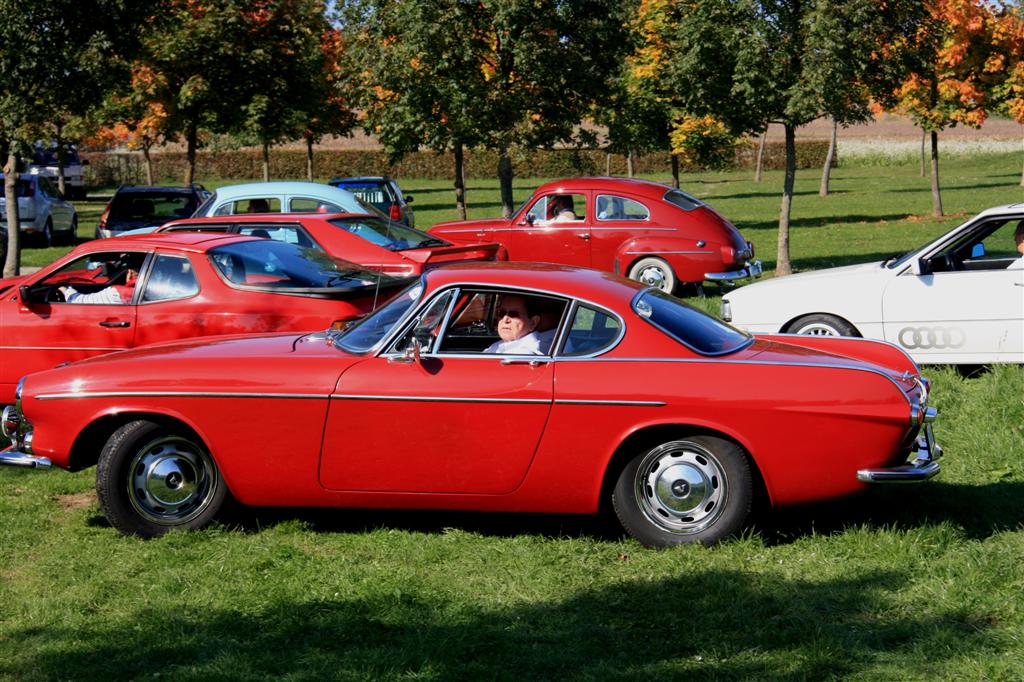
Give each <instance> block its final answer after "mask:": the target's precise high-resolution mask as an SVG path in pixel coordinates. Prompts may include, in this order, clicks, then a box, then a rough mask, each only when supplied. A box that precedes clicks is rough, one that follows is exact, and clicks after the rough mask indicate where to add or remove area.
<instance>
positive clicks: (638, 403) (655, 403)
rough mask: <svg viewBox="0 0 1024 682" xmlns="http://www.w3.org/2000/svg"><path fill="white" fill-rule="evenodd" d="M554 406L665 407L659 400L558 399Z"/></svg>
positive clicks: (664, 403)
mask: <svg viewBox="0 0 1024 682" xmlns="http://www.w3.org/2000/svg"><path fill="white" fill-rule="evenodd" d="M555 404H556V405H626V406H629V407H665V406H666V405H668V403H666V402H664V401H661V400H571V399H562V398H558V399H556V400H555Z"/></svg>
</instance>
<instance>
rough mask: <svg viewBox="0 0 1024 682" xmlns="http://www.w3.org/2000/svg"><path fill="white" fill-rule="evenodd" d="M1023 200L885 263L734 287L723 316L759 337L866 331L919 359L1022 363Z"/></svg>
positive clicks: (724, 302)
mask: <svg viewBox="0 0 1024 682" xmlns="http://www.w3.org/2000/svg"><path fill="white" fill-rule="evenodd" d="M1022 254H1024V204H1013V205H1007V206H998V207H995V208H990V209H988V210H986V211H983V212H982V213H980V214H978V215H977V216H975V217H974V218H972V219H970V220H968V221H967V222H966V223H964V224H962V225H960V226H958V227H956V228H954V229H952V230H950V231H949V232H947V233H946V234H944V235H942V236H941V237H939V238H937V239H935V240H933V241H931V242H929V243H928V244H926V245H924V246H923V247H921V248H919V249H916V250H914V251H911V252H910V253H906V254H903V255H900V256H893V257H892V258H888V259H886V260H884V261H881V262H875V263H865V264H863V265H850V266H846V267H840V268H830V269H827V270H817V271H814V272H807V273H800V274H797V275H790V276H788V277H779V278H777V279H769V280H764V281H761V282H756V283H754V284H749V285H747V286H744V287H741V288H739V289H737V290H736V291H732V292H729V293H728V294H726V296H725V297H724V298H723V299H722V311H721V314H722V319H724V320H726V321H728V322H731V323H732V324H733V325H734V326H736V327H739V328H740V329H745V330H747V331H750V332H753V333H758V332H763V333H773V334H774V333H779V332H782V333H794V334H820V335H826V336H864V337H868V338H874V339H884V340H886V341H889V342H891V343H894V344H896V345H898V346H900V347H901V348H903V349H905V350H906V351H907V352H908V353H909V354H910V355H911V356H912V357H913V358H914V360H916V361H917V362H919V363H952V364H983V363H994V362H1007V363H1024V255H1022Z"/></svg>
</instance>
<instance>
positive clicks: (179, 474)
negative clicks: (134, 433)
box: [128, 436, 220, 526]
mask: <svg viewBox="0 0 1024 682" xmlns="http://www.w3.org/2000/svg"><path fill="white" fill-rule="evenodd" d="M128 472H129V473H128V499H129V500H130V501H131V504H132V507H133V508H134V509H135V511H137V512H138V513H139V514H141V515H142V516H143V517H144V518H145V519H146V520H147V521H152V522H153V523H157V524H160V525H163V526H177V525H181V524H184V523H188V522H189V521H191V520H192V519H194V518H196V517H197V516H199V515H200V514H201V513H203V511H204V510H205V509H206V508H207V507H208V506H209V505H210V502H211V501H212V500H213V498H214V495H216V493H217V490H218V488H219V487H220V474H219V473H218V471H217V467H216V465H215V464H214V463H213V459H212V458H211V457H210V455H209V453H207V452H206V451H205V450H203V449H202V448H200V447H198V446H196V445H195V443H192V442H191V441H188V440H186V439H184V438H179V437H177V436H167V437H164V438H158V439H157V440H154V441H152V442H150V443H148V444H147V445H145V446H144V447H142V448H140V449H139V452H138V453H137V454H136V455H135V457H134V458H133V459H132V463H131V466H130V467H129V469H128Z"/></svg>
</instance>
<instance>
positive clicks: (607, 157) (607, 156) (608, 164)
mask: <svg viewBox="0 0 1024 682" xmlns="http://www.w3.org/2000/svg"><path fill="white" fill-rule="evenodd" d="M604 174H605V175H606V176H608V177H611V174H612V153H611V152H605V153H604Z"/></svg>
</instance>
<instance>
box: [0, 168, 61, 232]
mask: <svg viewBox="0 0 1024 682" xmlns="http://www.w3.org/2000/svg"><path fill="white" fill-rule="evenodd" d="M2 178H3V174H0V179H2ZM14 193H15V195H17V197H18V223H19V225H18V226H19V227H20V228H21V232H22V234H28V235H32V236H33V237H36V238H37V239H38V240H39V241H41V242H42V243H43V245H44V246H53V245H54V244H56V243H57V242H58V240H60V241H63V242H65V243H67V244H73V243H74V242H75V236H76V234H77V233H78V215H77V214H76V213H75V207H74V206H72V205H71V204H70V203H69V202H68V201H66V200H65V199H64V197H62V196H61V194H60V192H58V191H57V188H56V187H55V186H54V184H53V183H52V182H51V181H50V179H49V178H47V177H46V176H44V175H29V174H28V173H22V174H21V175H19V176H18V180H17V182H16V184H15V189H14ZM0 231H2V233H3V235H4V236H5V238H6V234H7V201H6V199H5V197H4V194H3V192H0Z"/></svg>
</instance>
